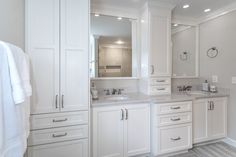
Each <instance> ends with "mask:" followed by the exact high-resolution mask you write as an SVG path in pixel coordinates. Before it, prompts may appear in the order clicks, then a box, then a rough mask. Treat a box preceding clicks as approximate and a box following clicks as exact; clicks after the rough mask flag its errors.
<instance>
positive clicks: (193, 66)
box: [171, 23, 199, 78]
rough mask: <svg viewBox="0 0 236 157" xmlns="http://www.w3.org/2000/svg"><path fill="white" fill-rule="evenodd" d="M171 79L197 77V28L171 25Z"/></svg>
mask: <svg viewBox="0 0 236 157" xmlns="http://www.w3.org/2000/svg"><path fill="white" fill-rule="evenodd" d="M171 36H172V63H173V67H172V73H173V74H172V77H173V78H197V77H199V28H198V26H193V25H185V24H176V23H174V24H172V32H171Z"/></svg>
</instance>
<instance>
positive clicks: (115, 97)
mask: <svg viewBox="0 0 236 157" xmlns="http://www.w3.org/2000/svg"><path fill="white" fill-rule="evenodd" d="M105 99H106V100H127V99H128V96H126V95H111V96H106V97H105Z"/></svg>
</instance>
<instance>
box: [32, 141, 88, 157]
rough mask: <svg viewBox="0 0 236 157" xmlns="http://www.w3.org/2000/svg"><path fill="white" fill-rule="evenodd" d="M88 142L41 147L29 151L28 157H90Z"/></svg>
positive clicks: (72, 142) (62, 143)
mask: <svg viewBox="0 0 236 157" xmlns="http://www.w3.org/2000/svg"><path fill="white" fill-rule="evenodd" d="M87 150H88V140H87V139H85V140H75V141H69V142H61V143H54V144H46V145H39V146H35V147H30V148H29V149H28V157H88V151H87Z"/></svg>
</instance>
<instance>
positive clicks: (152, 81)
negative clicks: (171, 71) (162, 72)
mask: <svg viewBox="0 0 236 157" xmlns="http://www.w3.org/2000/svg"><path fill="white" fill-rule="evenodd" d="M170 82H171V79H170V78H166V77H163V78H151V79H150V84H151V85H168V84H170Z"/></svg>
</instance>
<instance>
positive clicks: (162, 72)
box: [140, 2, 173, 95]
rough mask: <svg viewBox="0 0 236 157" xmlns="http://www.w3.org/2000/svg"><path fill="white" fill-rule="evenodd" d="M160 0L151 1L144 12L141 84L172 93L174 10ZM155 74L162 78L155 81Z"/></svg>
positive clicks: (149, 91) (156, 91)
mask: <svg viewBox="0 0 236 157" xmlns="http://www.w3.org/2000/svg"><path fill="white" fill-rule="evenodd" d="M172 9H173V6H162V5H161V4H158V2H156V3H155V2H147V4H146V5H145V7H144V8H143V10H142V13H141V22H140V23H141V24H140V25H141V86H140V89H141V91H142V92H143V93H146V94H149V95H163V94H170V93H171V90H170V88H171V83H170V82H169V83H166V84H165V85H163V84H161V83H163V82H166V80H169V79H170V78H171V69H172V63H171V60H172V59H171V57H172V56H171V52H172V51H171V10H172ZM152 78H155V79H158V80H161V81H160V82H159V83H160V84H156V85H153V84H152V80H151V79H152Z"/></svg>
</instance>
